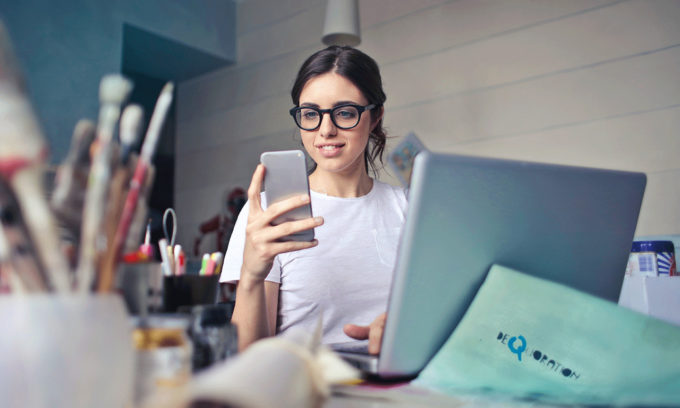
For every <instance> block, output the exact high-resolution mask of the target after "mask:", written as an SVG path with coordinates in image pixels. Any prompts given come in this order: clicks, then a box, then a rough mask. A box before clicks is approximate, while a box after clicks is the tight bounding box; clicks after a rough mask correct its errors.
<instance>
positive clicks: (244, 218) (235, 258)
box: [220, 202, 281, 283]
mask: <svg viewBox="0 0 680 408" xmlns="http://www.w3.org/2000/svg"><path fill="white" fill-rule="evenodd" d="M248 205H249V202H246V203H245V205H244V206H243V209H241V212H240V213H239V215H238V217H237V218H236V223H235V224H234V230H233V231H232V233H231V238H229V245H228V246H227V252H226V254H225V255H224V264H223V265H222V274H221V275H220V282H222V283H238V281H239V280H240V279H241V265H243V249H244V248H245V246H246V225H247V224H248V213H249V206H248ZM265 280H267V281H270V282H276V283H281V263H280V262H279V257H278V256H277V257H276V258H274V265H273V266H272V269H271V271H269V275H267V277H266V278H265Z"/></svg>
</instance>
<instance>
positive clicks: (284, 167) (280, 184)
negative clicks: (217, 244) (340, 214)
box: [243, 151, 323, 280]
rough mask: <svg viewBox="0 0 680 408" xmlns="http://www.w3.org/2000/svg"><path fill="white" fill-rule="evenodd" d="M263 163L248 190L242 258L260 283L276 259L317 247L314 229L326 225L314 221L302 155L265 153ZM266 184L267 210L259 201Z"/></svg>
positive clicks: (296, 152)
mask: <svg viewBox="0 0 680 408" xmlns="http://www.w3.org/2000/svg"><path fill="white" fill-rule="evenodd" d="M298 153H299V154H300V155H299V156H298V155H297V154H298ZM269 155H274V156H275V157H274V159H273V160H272V159H270V158H268V156H269ZM300 159H302V160H301V161H300ZM261 161H262V164H260V165H258V167H257V169H256V170H255V172H254V173H253V177H252V180H251V183H250V187H249V188H248V200H249V202H250V206H249V214H248V225H247V227H246V243H245V249H244V254H243V268H244V269H245V271H247V272H249V273H250V276H251V277H253V278H256V279H258V280H261V279H264V278H265V277H266V276H267V274H268V273H269V270H270V269H271V266H272V263H273V261H274V257H275V256H276V255H278V254H280V253H284V252H291V251H297V250H301V249H307V248H311V247H313V246H316V245H317V241H316V240H314V228H315V227H318V226H320V225H321V224H323V218H321V217H314V218H313V217H312V212H311V203H310V197H309V187H308V184H307V183H308V182H307V174H306V169H305V163H304V156H303V155H302V152H300V151H292V152H291V151H288V152H269V153H263V155H262V157H261ZM268 164H269V165H268ZM263 165H264V166H263ZM300 165H302V166H300ZM265 167H266V168H265ZM263 182H264V184H265V197H266V200H267V204H268V205H267V208H266V209H263V208H262V202H261V199H260V190H261V188H262V184H263Z"/></svg>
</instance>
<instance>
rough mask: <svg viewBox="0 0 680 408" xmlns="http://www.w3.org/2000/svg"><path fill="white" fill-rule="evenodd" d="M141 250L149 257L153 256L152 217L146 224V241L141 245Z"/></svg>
mask: <svg viewBox="0 0 680 408" xmlns="http://www.w3.org/2000/svg"><path fill="white" fill-rule="evenodd" d="M139 252H141V253H143V254H144V255H146V256H147V257H149V258H151V257H153V247H152V246H151V218H149V222H148V223H147V224H146V233H145V234H144V243H143V244H142V245H140V246H139Z"/></svg>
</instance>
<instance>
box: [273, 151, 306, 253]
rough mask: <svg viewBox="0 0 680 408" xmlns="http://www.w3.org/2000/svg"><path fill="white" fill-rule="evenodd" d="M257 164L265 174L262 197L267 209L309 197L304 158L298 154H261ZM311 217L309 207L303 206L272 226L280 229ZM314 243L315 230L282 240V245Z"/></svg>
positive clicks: (275, 221) (283, 216) (277, 219)
mask: <svg viewBox="0 0 680 408" xmlns="http://www.w3.org/2000/svg"><path fill="white" fill-rule="evenodd" d="M260 162H261V163H262V164H263V165H264V167H265V169H266V171H265V175H264V195H265V198H266V200H267V205H270V204H273V203H276V202H278V201H281V200H285V199H287V198H290V197H293V196H299V195H303V194H309V181H308V179H307V165H306V161H305V155H304V153H303V152H302V151H301V150H284V151H278V152H264V153H262V155H261V156H260ZM310 217H312V206H311V204H309V203H308V204H306V205H304V206H302V207H298V208H295V209H293V210H292V211H289V212H287V213H285V214H282V215H281V216H280V217H278V218H276V219H275V220H274V221H273V222H272V224H273V225H279V224H281V223H284V222H287V221H295V220H301V219H305V218H310ZM313 239H314V229H309V230H305V231H302V232H299V233H296V234H292V235H288V236H286V237H283V238H282V239H281V240H282V241H311V240H313Z"/></svg>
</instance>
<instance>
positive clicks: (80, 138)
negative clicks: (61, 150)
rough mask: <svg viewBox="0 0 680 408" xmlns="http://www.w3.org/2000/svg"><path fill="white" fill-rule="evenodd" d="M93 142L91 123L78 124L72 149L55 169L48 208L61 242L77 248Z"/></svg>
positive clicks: (93, 133) (93, 131) (79, 122)
mask: <svg viewBox="0 0 680 408" xmlns="http://www.w3.org/2000/svg"><path fill="white" fill-rule="evenodd" d="M94 138H95V126H94V123H92V122H91V121H89V120H87V119H82V120H80V121H78V123H77V124H76V127H75V129H74V130H73V138H72V139H71V148H70V149H69V152H68V155H67V156H66V159H64V161H63V163H62V164H61V165H60V166H59V168H58V169H57V176H56V179H55V186H54V191H53V192H52V197H51V199H50V207H51V208H52V211H53V212H54V214H55V215H56V218H57V222H58V224H59V226H60V228H61V237H62V240H64V241H66V242H68V243H71V244H73V245H77V243H78V242H79V241H80V226H81V223H82V217H83V202H84V200H85V191H86V190H87V176H88V173H89V171H90V145H91V144H92V141H93V140H94Z"/></svg>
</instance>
